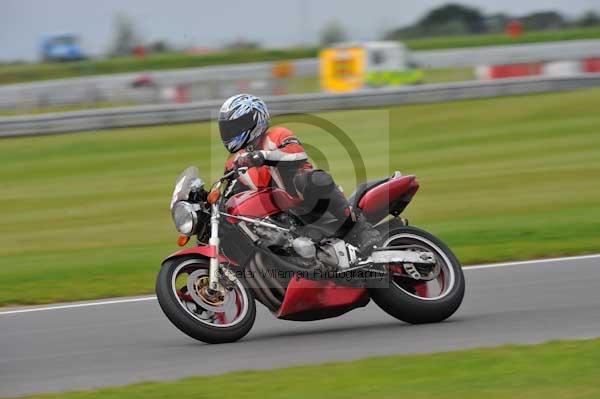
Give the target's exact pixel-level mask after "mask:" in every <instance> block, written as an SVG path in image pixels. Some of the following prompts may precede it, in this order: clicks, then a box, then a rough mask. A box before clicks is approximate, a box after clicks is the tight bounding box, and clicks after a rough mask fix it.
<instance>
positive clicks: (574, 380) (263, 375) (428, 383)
mask: <svg viewBox="0 0 600 399" xmlns="http://www.w3.org/2000/svg"><path fill="white" fill-rule="evenodd" d="M599 374H600V340H590V341H563V342H550V343H545V344H541V345H535V346H503V347H499V348H494V349H475V350H467V351H460V352H449V353H440V354H431V355H419V356H389V357H381V358H370V359H365V360H358V361H354V362H346V363H329V364H324V365H318V366H304V367H292V368H285V369H280V370H272V371H244V372H236V373H228V374H224V375H220V376H214V377H194V378H187V379H183V380H179V381H175V382H166V383H150V382H147V383H140V384H135V385H130V386H126V387H121V388H107V389H99V390H95V391H87V392H74V393H66V394H64V393H61V394H50V395H37V396H31V397H29V398H40V399H42V398H45V399H51V398H63V399H108V398H110V399H119V398H127V399H131V398H147V399H152V398H165V397H184V398H206V399H209V398H222V397H223V395H224V393H225V396H226V397H231V398H247V399H253V398H260V399H269V398H288V399H293V398H308V397H310V398H315V399H318V398H346V399H352V398H361V399H368V398H377V399H386V398H401V397H410V398H414V399H433V398H446V399H452V398H460V399H471V398H472V399H475V398H488V399H500V398H528V399H548V398H561V399H576V398H577V399H583V398H598V397H600V384H598V375H599Z"/></svg>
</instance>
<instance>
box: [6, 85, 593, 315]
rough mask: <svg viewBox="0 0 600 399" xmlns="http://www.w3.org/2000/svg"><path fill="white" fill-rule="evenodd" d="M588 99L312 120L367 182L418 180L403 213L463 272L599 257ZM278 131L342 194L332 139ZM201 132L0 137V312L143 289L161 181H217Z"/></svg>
mask: <svg viewBox="0 0 600 399" xmlns="http://www.w3.org/2000/svg"><path fill="white" fill-rule="evenodd" d="M599 103H600V90H583V91H578V92H571V93H560V94H545V95H536V96H520V97H506V98H497V99H489V100H478V101H462V102H453V103H445V104H429V105H411V106H401V107H393V108H389V109H372V110H355V111H340V112H330V113H325V114H319V116H321V117H323V118H325V119H326V120H328V121H330V122H333V123H334V124H337V125H338V126H339V127H340V128H341V129H342V130H344V131H345V132H346V133H347V134H348V135H349V136H350V137H351V139H352V141H353V142H354V143H355V144H356V145H357V147H358V148H359V150H360V153H361V155H362V158H363V159H364V161H365V163H366V167H367V171H368V174H369V177H371V178H375V177H378V176H383V175H387V174H388V173H390V172H392V171H393V170H395V169H400V170H401V171H403V172H404V173H414V174H417V175H418V176H419V179H420V181H421V190H420V191H419V193H418V194H417V196H416V197H415V199H414V201H413V203H412V204H411V205H410V206H409V207H408V208H407V211H406V216H407V217H408V218H409V219H410V220H411V222H412V224H414V225H417V226H421V227H424V228H426V229H428V230H430V231H431V232H433V233H434V234H436V235H439V236H440V237H441V238H442V239H444V240H446V241H447V242H448V244H449V245H450V246H451V247H452V248H453V249H454V250H455V252H456V253H457V255H458V256H459V258H460V259H461V260H462V261H463V263H466V264H472V263H476V262H484V261H500V260H507V259H525V258H534V257H543V256H558V255H569V254H580V253H592V252H598V251H599V249H600V246H599V244H598V243H599V242H600V184H598V179H599V176H600V114H599V113H598V110H597V109H598V104H599ZM280 121H281V119H280ZM283 121H284V122H285V120H283ZM286 126H288V127H291V128H293V129H294V130H296V131H297V134H298V136H299V137H300V139H301V140H302V141H303V142H304V143H305V144H307V148H308V150H309V153H311V154H312V155H313V156H314V157H316V158H318V157H317V155H318V154H316V153H315V152H314V151H313V150H312V149H313V148H318V149H320V151H322V152H323V153H324V155H325V157H326V159H327V161H328V163H329V166H327V165H326V164H324V163H323V162H319V163H318V164H319V166H321V167H324V168H329V169H330V170H331V172H332V174H333V175H334V176H335V177H336V179H337V181H338V182H339V183H341V184H342V185H343V186H344V187H345V189H346V191H347V192H351V191H352V190H353V187H354V186H355V181H354V172H353V171H352V168H351V161H350V159H349V156H348V154H347V152H346V151H345V150H344V148H343V147H342V146H340V144H339V143H338V142H337V141H336V140H335V139H333V138H332V137H330V136H329V135H328V134H326V133H324V132H323V131H322V130H321V129H319V128H316V127H311V126H309V125H306V124H298V123H288V124H286ZM211 133H212V134H211ZM215 133H216V130H215V125H214V124H209V123H201V124H200V123H199V124H184V125H173V126H158V127H146V128H131V129H121V130H113V131H107V132H102V133H97V134H94V133H80V134H66V135H58V136H45V137H29V138H12V139H3V140H0V193H2V195H1V196H0V221H1V222H0V259H1V261H0V304H3V305H6V304H26V303H47V302H54V301H68V300H76V299H93V298H100V297H109V296H117V295H131V294H142V293H149V292H152V291H153V281H154V278H155V275H156V273H157V270H158V267H159V265H160V262H161V259H162V258H163V257H164V256H165V255H167V254H168V253H170V252H171V251H174V250H176V249H177V247H176V245H175V240H176V238H177V235H176V232H175V230H174V228H173V227H172V223H171V220H170V215H169V211H168V203H169V198H170V194H171V190H172V185H173V183H174V180H175V178H176V176H177V175H178V174H179V172H180V171H181V170H183V169H184V168H185V167H186V166H188V165H190V164H197V165H199V167H200V170H201V174H202V175H203V176H204V177H205V179H208V178H209V176H208V175H209V173H208V172H209V171H210V172H212V177H213V178H214V177H216V176H217V175H218V173H219V171H220V170H222V169H221V168H222V165H223V162H224V159H225V156H226V154H225V151H224V150H223V148H222V146H221V144H220V142H219V140H218V139H217V136H215ZM388 137H389V140H388ZM211 138H212V139H211ZM388 149H389V151H387V150H388ZM211 154H214V156H211Z"/></svg>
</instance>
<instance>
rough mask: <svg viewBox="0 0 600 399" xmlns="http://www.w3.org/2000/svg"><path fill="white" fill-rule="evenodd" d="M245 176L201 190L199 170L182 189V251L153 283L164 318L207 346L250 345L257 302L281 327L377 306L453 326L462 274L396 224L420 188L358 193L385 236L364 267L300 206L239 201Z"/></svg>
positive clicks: (284, 197)
mask: <svg viewBox="0 0 600 399" xmlns="http://www.w3.org/2000/svg"><path fill="white" fill-rule="evenodd" d="M246 173H249V171H248V169H247V168H237V169H235V170H232V171H229V172H227V173H226V174H225V175H223V176H222V177H221V178H219V179H218V180H217V181H216V182H215V183H214V184H213V185H212V186H211V188H210V190H206V189H205V188H204V182H203V180H202V179H200V177H199V173H198V169H197V168H196V167H189V168H187V169H186V170H185V171H184V172H183V173H182V174H181V175H180V176H179V178H178V179H177V181H176V185H175V189H174V192H173V196H172V199H171V205H170V209H171V213H172V217H173V221H174V224H175V227H176V228H177V230H178V231H179V233H180V236H179V239H178V244H179V245H180V246H182V247H183V246H185V245H186V244H187V243H188V241H189V240H190V238H191V237H192V236H196V238H197V240H196V245H194V246H193V247H188V248H184V249H181V250H179V251H177V252H175V253H173V254H171V255H169V256H168V257H167V258H166V259H165V260H164V261H163V263H162V267H161V269H160V272H159V274H158V277H157V280H156V294H157V297H158V301H159V304H160V307H161V308H162V310H163V312H164V313H165V315H166V316H167V318H168V319H169V320H170V321H171V322H172V323H173V324H174V325H175V326H176V327H177V328H178V329H179V330H181V331H182V332H184V333H185V334H187V335H189V336H190V337H192V338H195V339H197V340H200V341H203V342H206V343H225V342H233V341H237V340H239V339H241V338H242V337H244V336H245V335H246V334H247V333H248V332H249V331H250V329H251V328H252V326H253V324H254V321H255V317H256V306H257V305H256V301H258V302H260V303H262V304H263V305H264V306H265V307H266V308H267V309H269V310H270V311H271V312H272V314H273V315H274V316H275V317H276V318H279V319H285V320H294V321H310V320H319V319H325V318H331V317H337V316H340V315H342V314H344V313H346V312H349V311H351V310H353V309H356V308H359V307H364V306H366V305H367V304H368V303H369V302H370V300H371V299H372V300H373V301H374V302H375V303H376V304H377V305H378V306H379V307H380V308H381V309H383V310H384V311H385V312H387V313H388V314H389V315H391V316H393V317H395V318H397V319H399V320H401V321H404V322H407V323H412V324H420V323H434V322H440V321H443V320H445V319H446V318H448V317H450V316H451V315H452V314H453V313H454V312H455V311H456V310H457V309H458V308H459V306H460V304H461V303H462V300H463V296H464V291H465V280H464V275H463V272H462V268H461V265H460V263H459V261H458V259H457V258H456V256H455V255H454V254H453V253H452V251H451V250H450V249H449V248H448V247H447V246H446V245H445V244H444V243H443V242H442V241H441V240H440V239H438V238H436V237H435V236H433V235H432V234H430V233H428V232H426V231H424V230H422V229H419V228H416V227H412V226H409V225H408V221H407V220H406V219H403V218H401V217H400V215H401V213H402V212H403V211H404V209H405V208H406V206H407V205H408V204H409V203H410V201H411V200H412V198H413V196H414V195H415V193H416V192H417V190H418V189H419V183H418V181H417V179H416V177H415V176H412V175H411V176H403V175H402V174H401V173H399V172H395V173H394V174H393V175H392V176H390V177H388V178H384V179H379V180H374V181H369V182H366V183H362V184H360V185H359V186H358V187H357V190H356V191H355V193H354V194H352V195H351V196H350V197H349V198H348V199H349V202H350V204H351V205H352V207H353V208H355V209H360V212H362V214H363V215H364V217H365V218H366V219H367V220H368V221H369V222H370V223H372V224H373V225H374V226H375V228H377V229H378V230H379V231H380V232H381V235H382V243H381V245H380V246H379V247H376V248H375V249H374V250H373V252H372V253H371V254H370V255H369V256H368V257H366V258H365V257H361V255H360V253H359V251H358V250H357V248H356V247H354V246H353V245H350V244H349V243H346V242H345V241H344V240H342V239H339V238H333V237H332V232H331V231H329V230H328V229H327V226H328V223H327V219H326V215H325V216H324V219H325V221H324V222H322V223H321V222H319V223H318V224H315V223H308V222H307V221H306V218H304V217H303V216H302V215H301V214H300V213H299V212H295V210H297V209H299V208H300V207H301V201H300V200H299V199H298V198H296V197H293V196H291V195H289V194H288V193H287V192H286V191H285V190H282V189H278V188H265V189H260V190H250V191H241V192H236V190H235V187H236V184H237V182H238V178H239V177H240V176H243V175H244V174H246Z"/></svg>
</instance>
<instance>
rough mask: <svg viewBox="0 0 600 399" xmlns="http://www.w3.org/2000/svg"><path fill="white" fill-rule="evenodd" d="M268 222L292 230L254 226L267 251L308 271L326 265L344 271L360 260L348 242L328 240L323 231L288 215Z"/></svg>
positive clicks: (277, 216) (280, 215)
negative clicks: (301, 223) (303, 224)
mask: <svg viewBox="0 0 600 399" xmlns="http://www.w3.org/2000/svg"><path fill="white" fill-rule="evenodd" d="M265 221H268V222H270V223H273V224H276V225H278V226H280V227H285V228H287V229H289V231H285V230H276V229H273V228H271V227H268V226H264V225H252V226H251V227H250V229H251V230H252V232H253V233H254V234H255V235H256V236H257V237H258V238H259V243H260V245H261V246H262V247H263V248H265V249H269V250H270V251H271V252H272V253H274V254H275V255H278V256H280V257H283V259H284V260H285V261H286V262H291V263H293V264H294V265H296V266H299V267H302V268H304V269H313V268H316V267H323V266H325V267H326V268H333V269H337V270H340V269H341V270H343V269H347V268H349V267H351V266H352V265H353V264H354V263H355V262H356V260H357V256H356V251H355V248H354V247H353V246H351V245H348V244H347V243H346V242H345V241H344V240H341V239H338V238H328V237H326V236H325V235H324V234H323V232H321V231H319V229H316V228H311V227H306V226H301V225H300V224H299V223H297V222H296V221H295V220H294V219H293V218H292V217H291V216H289V215H287V214H284V213H282V214H279V215H275V216H274V217H270V218H267V219H265Z"/></svg>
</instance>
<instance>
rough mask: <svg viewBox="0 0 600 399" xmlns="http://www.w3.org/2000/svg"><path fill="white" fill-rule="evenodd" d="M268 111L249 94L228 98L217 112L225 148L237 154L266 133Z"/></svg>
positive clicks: (261, 102) (262, 103)
mask: <svg viewBox="0 0 600 399" xmlns="http://www.w3.org/2000/svg"><path fill="white" fill-rule="evenodd" d="M268 127H269V111H268V110H267V105H266V104H265V102H264V101H263V100H261V99H260V98H258V97H256V96H253V95H251V94H238V95H235V96H233V97H229V98H228V99H227V100H226V101H225V102H224V103H223V105H222V106H221V110H220V111H219V131H220V132H221V139H222V140H223V144H224V145H225V148H227V150H228V151H229V152H231V153H233V152H237V151H239V150H240V149H242V148H244V147H246V145H247V144H248V143H250V142H252V141H254V140H255V139H256V138H257V137H259V136H260V135H262V134H263V133H264V132H266V131H267V128H268Z"/></svg>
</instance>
